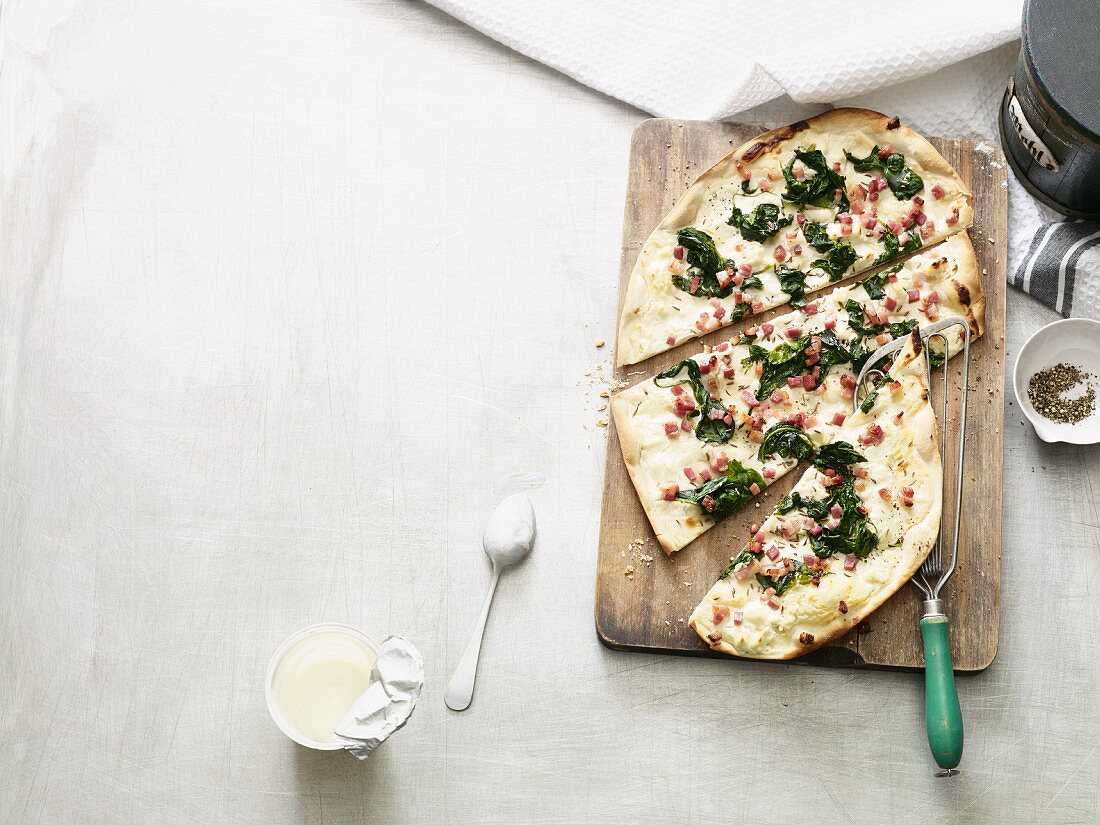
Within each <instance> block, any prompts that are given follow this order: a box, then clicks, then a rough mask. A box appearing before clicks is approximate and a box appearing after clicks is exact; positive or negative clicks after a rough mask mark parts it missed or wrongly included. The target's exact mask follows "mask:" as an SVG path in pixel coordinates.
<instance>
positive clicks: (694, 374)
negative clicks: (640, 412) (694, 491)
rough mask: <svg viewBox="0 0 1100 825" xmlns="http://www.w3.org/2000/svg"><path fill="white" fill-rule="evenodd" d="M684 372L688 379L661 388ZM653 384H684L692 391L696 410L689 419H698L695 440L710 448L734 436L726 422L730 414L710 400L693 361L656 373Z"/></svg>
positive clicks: (690, 414) (717, 403)
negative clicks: (709, 445) (663, 382)
mask: <svg viewBox="0 0 1100 825" xmlns="http://www.w3.org/2000/svg"><path fill="white" fill-rule="evenodd" d="M682 371H687V378H682V379H679V380H675V381H672V383H671V384H662V383H661V381H668V380H669V379H674V378H676V377H677V376H678V375H679V374H680V373H681V372H682ZM653 383H654V384H656V385H657V386H658V387H671V386H672V385H673V384H685V385H687V386H689V387H691V394H692V396H693V397H694V398H695V409H694V410H692V411H691V412H689V413H688V417H689V418H697V419H698V420H697V421H696V423H695V437H696V438H698V439H699V440H700V441H706V442H707V443H708V444H725V443H726V442H727V441H729V440H730V436H732V435H733V425H732V424H727V423H726V422H725V420H724V419H725V417H726V416H727V415H729V410H728V409H727V408H726V407H725V406H724V405H723V404H721V403H720V402H718V401H715V400H714V399H713V398H711V395H710V390H708V389H707V387H706V385H705V384H703V376H702V374H701V373H700V372H699V363H698V362H697V361H696V360H695V359H693V358H685V359H684V360H683V361H681V362H680V363H679V364H673V365H672V366H671V367H669V368H668V369H667V370H665V371H664V372H659V373H657V375H656V376H654V378H653Z"/></svg>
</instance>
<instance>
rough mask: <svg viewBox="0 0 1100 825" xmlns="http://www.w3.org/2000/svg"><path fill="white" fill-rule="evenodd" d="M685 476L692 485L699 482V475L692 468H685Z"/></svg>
mask: <svg viewBox="0 0 1100 825" xmlns="http://www.w3.org/2000/svg"><path fill="white" fill-rule="evenodd" d="M684 475H685V476H687V480H688V481H690V482H691V483H692V484H694V483H695V482H696V481H698V480H699V475H698V474H697V473H696V472H695V471H694V470H693V469H691V467H684Z"/></svg>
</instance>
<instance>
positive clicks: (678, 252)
mask: <svg viewBox="0 0 1100 825" xmlns="http://www.w3.org/2000/svg"><path fill="white" fill-rule="evenodd" d="M672 257H673V258H675V259H676V260H678V261H682V260H683V259H684V248H683V247H682V246H679V245H677V246H674V247H672Z"/></svg>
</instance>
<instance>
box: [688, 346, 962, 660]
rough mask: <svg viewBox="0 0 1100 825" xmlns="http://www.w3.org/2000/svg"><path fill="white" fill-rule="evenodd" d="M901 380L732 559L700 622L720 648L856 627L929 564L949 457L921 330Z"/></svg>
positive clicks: (820, 451)
mask: <svg viewBox="0 0 1100 825" xmlns="http://www.w3.org/2000/svg"><path fill="white" fill-rule="evenodd" d="M889 375H890V380H891V388H892V389H891V391H890V392H889V393H888V394H881V396H880V397H878V398H876V399H875V400H874V401H873V403H872V405H871V406H870V408H869V409H868V410H867V411H865V412H864V411H859V412H856V413H855V414H854V415H853V416H852V417H851V418H849V419H848V420H847V421H846V422H845V424H844V426H843V427H841V428H840V429H839V430H838V431H837V432H836V433H835V434H834V437H833V440H832V441H830V442H829V443H827V444H825V445H822V446H817V445H813V446H812V447H811V446H810V445H807V449H808V450H812V461H813V465H812V466H811V467H810V468H809V469H807V470H806V473H805V474H804V475H803V476H802V478H801V479H800V480H799V482H798V484H797V485H795V487H794V489H793V490H792V491H791V493H790V494H789V495H788V496H787V497H786V498H784V499H783V501H782V502H780V504H779V506H778V507H776V509H775V510H774V512H772V514H771V515H770V516H769V517H768V519H767V520H766V521H765V522H764V523H763V524H762V525H761V526H760V529H759V530H758V531H757V532H756V533H755V534H754V535H753V536H752V537H751V538H750V539H749V542H748V544H747V545H746V546H745V548H744V550H742V551H741V552H740V553H739V554H738V555H737V556H735V557H733V558H732V559H731V560H730V563H729V564H728V565H727V566H726V569H725V570H724V571H722V574H721V576H720V577H719V579H718V582H717V584H715V585H714V587H712V588H711V590H710V592H709V593H707V595H706V597H705V598H704V599H703V601H702V602H700V604H699V606H698V607H696V608H695V610H694V612H693V613H692V615H691V619H690V624H691V627H693V628H694V629H695V631H696V633H698V634H699V636H700V637H701V638H702V639H703V640H704V641H705V642H706V643H707V644H709V645H710V646H711V648H712V649H714V650H717V651H720V652H722V653H729V654H732V655H735V656H746V657H750V658H754V659H791V658H794V657H795V656H800V655H802V654H803V653H806V652H808V651H811V650H813V649H815V648H817V647H820V646H821V645H823V644H825V643H827V642H828V641H830V640H831V639H834V638H835V637H837V636H839V635H841V634H843V633H845V632H847V631H848V630H849V629H851V628H852V627H854V626H855V625H856V624H857V623H858V622H860V621H862V620H863V619H864V618H866V617H867V616H868V615H869V614H870V613H871V612H872V611H874V610H875V609H876V608H877V607H878V606H879V605H881V604H882V603H883V602H884V601H886V599H888V598H889V597H890V596H891V595H892V594H893V593H894V592H896V591H897V590H898V588H900V587H901V586H902V585H903V584H905V582H906V581H908V580H909V578H910V576H912V575H913V574H914V573H915V572H916V571H917V568H918V567H920V564H921V562H922V561H924V558H925V556H927V555H928V553H929V551H930V550H931V549H932V547H933V545H934V544H935V541H936V537H937V533H938V531H939V522H940V508H941V497H942V476H943V472H942V468H941V465H940V454H939V450H938V447H937V433H936V420H935V415H934V413H933V410H932V406H931V404H930V403H929V397H928V385H927V381H926V373H925V354H924V352H923V347H922V342H921V338H920V333H919V332H917V331H914V332H912V333H910V336H909V342H908V343H907V344H906V346H905V348H904V349H902V350H901V352H900V354H899V355H898V357H897V358H896V360H895V363H894V365H893V367H892V368H891V369H890V373H889Z"/></svg>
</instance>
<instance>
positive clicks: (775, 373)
mask: <svg viewBox="0 0 1100 825" xmlns="http://www.w3.org/2000/svg"><path fill="white" fill-rule="evenodd" d="M814 338H818V339H820V340H821V351H820V354H819V360H818V362H817V364H816V366H817V367H818V369H819V374H818V375H819V377H818V381H817V383H818V384H821V382H822V381H824V380H825V376H827V375H828V374H829V370H830V368H832V367H834V366H836V365H837V364H846V363H848V362H849V361H850V360H851V357H852V356H851V353H850V352H849V350H848V348H847V347H846V346H844V344H843V343H842V342H841V340H840V339H839V338H837V337H836V333H835V332H834V331H833V330H831V329H827V330H823V331H822V332H820V333H813V334H808V335H803V336H801V337H800V338H795V339H793V340H791V341H784V342H783V343H782V344H780V345H779V346H777V347H775V348H774V349H772V350H766V349H764V348H763V347H761V346H759V345H757V344H752V345H750V346H749V355H748V357H747V358H743V359H742V361H741V363H742V364H744V365H745V366H749V365H751V364H754V363H759V364H760V365H761V369H762V371H761V373H760V386H759V387H758V388H757V390H756V397H757V398H767V397H768V396H769V395H771V394H772V392H773V391H775V390H777V389H779V388H780V387H782V386H785V385H786V383H787V379H788V378H794V377H795V376H797V375H802V373H804V372H807V371H808V369H807V367H806V349H807V348H808V347H809V346H810V344H811V342H812V341H813V339H814Z"/></svg>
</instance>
